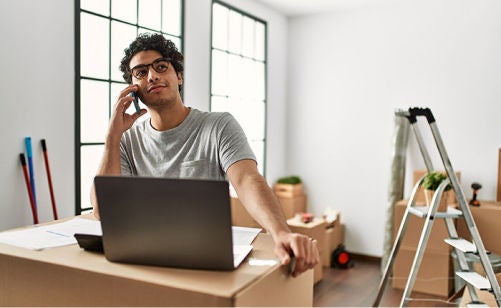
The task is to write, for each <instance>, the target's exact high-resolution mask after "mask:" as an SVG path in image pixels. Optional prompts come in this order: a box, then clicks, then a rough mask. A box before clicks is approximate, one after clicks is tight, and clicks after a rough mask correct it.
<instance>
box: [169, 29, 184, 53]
mask: <svg viewBox="0 0 501 308" xmlns="http://www.w3.org/2000/svg"><path fill="white" fill-rule="evenodd" d="M164 37H165V38H166V39H168V40H171V41H172V42H173V43H174V45H176V47H177V50H179V52H181V53H182V52H183V46H182V43H183V42H182V41H181V39H180V38H179V37H176V36H172V35H167V34H164Z"/></svg>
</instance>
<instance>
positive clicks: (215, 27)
mask: <svg viewBox="0 0 501 308" xmlns="http://www.w3.org/2000/svg"><path fill="white" fill-rule="evenodd" d="M212 46H213V47H214V48H219V49H223V50H228V9H227V8H225V7H224V6H222V5H219V4H214V8H213V16H212Z"/></svg>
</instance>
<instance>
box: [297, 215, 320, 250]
mask: <svg viewBox="0 0 501 308" xmlns="http://www.w3.org/2000/svg"><path fill="white" fill-rule="evenodd" d="M287 224H288V225H289V227H290V229H291V230H292V232H295V233H301V234H305V235H307V236H309V237H311V238H313V239H316V240H317V245H318V251H319V252H323V249H324V247H325V226H326V225H327V223H326V222H325V221H324V220H323V219H321V218H314V219H313V221H312V222H309V223H303V222H302V221H301V220H299V219H296V218H291V219H288V220H287Z"/></svg>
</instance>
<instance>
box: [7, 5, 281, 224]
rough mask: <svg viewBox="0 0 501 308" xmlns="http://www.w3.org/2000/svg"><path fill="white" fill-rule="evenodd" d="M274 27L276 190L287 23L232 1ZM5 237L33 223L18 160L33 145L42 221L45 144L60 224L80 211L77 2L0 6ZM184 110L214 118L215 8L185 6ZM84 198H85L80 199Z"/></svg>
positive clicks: (271, 136)
mask: <svg viewBox="0 0 501 308" xmlns="http://www.w3.org/2000/svg"><path fill="white" fill-rule="evenodd" d="M228 3H229V4H231V5H233V6H235V7H238V8H240V9H242V10H245V11H247V12H248V13H250V14H253V15H255V16H256V17H259V18H261V19H263V20H265V21H267V22H268V26H269V29H270V30H269V44H268V49H269V53H268V61H269V62H268V68H269V77H270V78H269V82H268V97H269V101H268V122H269V124H268V134H267V137H268V143H269V147H268V149H267V152H268V165H267V169H266V171H267V177H268V178H269V179H270V180H269V181H270V182H273V180H275V179H276V178H277V177H279V176H282V175H283V174H284V170H285V161H284V159H283V157H284V155H285V130H284V126H285V113H283V111H282V110H283V109H284V108H285V96H286V89H285V75H286V56H284V55H285V54H286V37H287V19H286V18H285V17H284V16H283V15H280V14H278V13H276V12H274V11H272V10H269V9H266V8H265V7H262V6H260V5H257V4H254V3H253V2H250V1H237V0H232V1H228ZM0 12H2V18H1V19H0V37H1V38H2V43H1V46H2V48H0V67H1V69H2V73H1V74H0V90H1V93H2V97H1V99H0V105H1V106H2V114H3V117H2V120H1V121H0V131H1V132H2V133H1V134H2V147H1V150H0V177H1V180H0V200H2V201H1V202H0V230H4V229H9V228H13V227H17V226H23V225H28V224H31V223H32V218H31V212H30V208H29V199H28V197H27V192H26V187H25V184H24V178H23V176H22V169H21V166H20V163H19V153H21V152H23V151H24V137H25V136H31V137H32V139H33V154H34V165H35V186H36V193H37V199H38V203H39V212H40V221H41V222H45V221H49V220H51V219H52V212H51V203H50V196H49V190H48V184H47V179H46V175H45V167H44V162H43V154H42V150H41V146H40V139H42V138H45V139H46V140H47V146H48V149H49V160H50V167H51V171H52V181H53V186H54V189H55V197H56V202H57V206H58V210H59V216H60V217H67V216H71V215H73V214H74V207H75V154H74V151H75V145H74V144H75V140H74V135H75V120H74V118H75V110H74V78H75V75H74V55H75V50H74V2H73V1H67V0H45V1H36V0H16V1H14V0H0ZM185 13H186V17H185V23H186V25H185V60H186V61H185V63H186V71H185V88H184V89H185V103H186V104H187V105H189V106H193V107H196V108H200V109H202V110H208V108H209V98H210V89H209V78H210V71H209V64H210V62H209V61H210V58H209V57H210V18H211V1H210V0H203V1H201V0H186V8H185ZM82 193H86V192H82Z"/></svg>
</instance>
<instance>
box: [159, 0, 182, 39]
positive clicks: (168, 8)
mask: <svg viewBox="0 0 501 308" xmlns="http://www.w3.org/2000/svg"><path fill="white" fill-rule="evenodd" d="M162 9H163V16H162V31H163V32H167V33H169V34H173V35H180V34H181V14H182V12H181V0H163V6H162Z"/></svg>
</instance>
